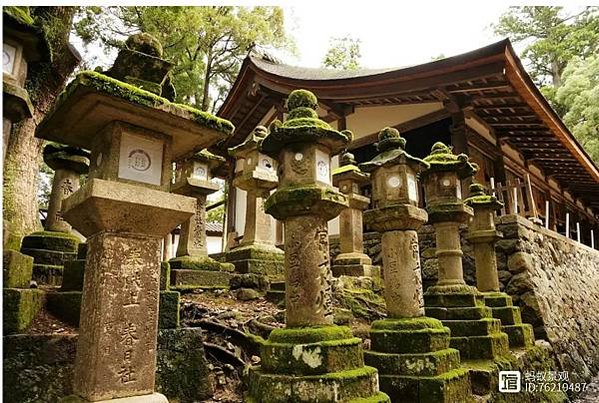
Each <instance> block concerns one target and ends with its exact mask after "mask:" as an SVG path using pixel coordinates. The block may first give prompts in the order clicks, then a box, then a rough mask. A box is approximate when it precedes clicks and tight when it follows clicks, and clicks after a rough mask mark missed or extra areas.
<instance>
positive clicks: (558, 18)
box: [492, 6, 599, 87]
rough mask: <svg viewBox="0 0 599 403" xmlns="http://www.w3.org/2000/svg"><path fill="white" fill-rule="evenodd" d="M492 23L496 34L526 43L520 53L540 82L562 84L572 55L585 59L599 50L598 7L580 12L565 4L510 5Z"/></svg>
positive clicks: (541, 83)
mask: <svg viewBox="0 0 599 403" xmlns="http://www.w3.org/2000/svg"><path fill="white" fill-rule="evenodd" d="M492 27H493V29H494V31H495V34H497V35H504V36H509V37H510V39H511V40H512V41H514V42H523V43H525V44H526V48H525V49H524V51H523V53H522V55H521V56H522V57H523V59H525V60H526V61H527V62H528V63H529V66H528V71H529V72H530V74H531V76H532V78H533V79H534V80H535V82H536V83H537V85H539V86H542V85H546V84H553V86H555V87H559V86H560V84H561V75H562V72H563V71H564V68H565V67H566V65H567V64H568V62H569V61H570V60H572V58H573V57H575V56H578V57H581V58H583V59H584V58H587V57H588V56H591V55H593V54H596V53H598V52H599V14H598V8H597V7H584V8H583V9H582V10H580V11H579V12H577V13H571V12H566V11H565V10H564V9H563V7H534V6H517V7H510V8H509V10H508V11H507V12H506V13H504V14H503V15H502V16H501V18H500V19H499V23H497V24H494V25H493V26H492Z"/></svg>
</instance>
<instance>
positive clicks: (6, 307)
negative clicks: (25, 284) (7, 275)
mask: <svg viewBox="0 0 599 403" xmlns="http://www.w3.org/2000/svg"><path fill="white" fill-rule="evenodd" d="M44 301H45V293H44V292H43V291H42V290H38V289H19V288H4V289H3V290H2V304H3V306H2V329H3V332H4V334H11V333H17V332H20V331H22V330H25V329H26V328H27V327H28V326H29V325H30V324H31V322H32V321H33V319H35V317H36V316H37V314H38V313H39V312H40V310H41V309H42V307H43V306H44Z"/></svg>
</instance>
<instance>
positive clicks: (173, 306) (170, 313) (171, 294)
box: [158, 291, 181, 329]
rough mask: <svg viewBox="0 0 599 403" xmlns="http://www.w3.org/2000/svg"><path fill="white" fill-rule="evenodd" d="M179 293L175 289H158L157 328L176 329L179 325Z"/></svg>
mask: <svg viewBox="0 0 599 403" xmlns="http://www.w3.org/2000/svg"><path fill="white" fill-rule="evenodd" d="M180 299H181V294H179V293H178V292H177V291H160V302H159V304H160V305H159V307H158V328H159V329H176V328H178V327H179V304H180Z"/></svg>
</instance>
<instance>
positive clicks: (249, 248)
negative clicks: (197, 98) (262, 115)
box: [225, 126, 284, 280]
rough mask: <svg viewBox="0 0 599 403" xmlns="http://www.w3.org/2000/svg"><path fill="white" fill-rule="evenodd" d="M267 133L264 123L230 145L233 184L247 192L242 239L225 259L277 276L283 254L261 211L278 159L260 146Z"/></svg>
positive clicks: (245, 270)
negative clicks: (239, 140) (236, 142)
mask: <svg viewBox="0 0 599 403" xmlns="http://www.w3.org/2000/svg"><path fill="white" fill-rule="evenodd" d="M267 134H268V131H267V130H266V128H265V127H264V126H258V127H256V129H255V130H254V131H253V132H252V133H250V135H249V136H248V137H247V139H245V141H244V142H243V143H241V144H240V145H238V146H237V147H233V148H230V149H229V154H230V155H231V156H233V157H234V158H235V178H234V179H233V185H234V186H236V187H238V188H240V189H242V190H245V191H246V192H247V198H246V201H247V202H246V206H247V207H246V211H245V229H244V232H243V239H242V240H241V243H240V245H239V246H238V247H236V248H233V249H231V250H230V251H229V252H227V254H226V255H225V259H226V260H227V262H230V263H233V264H234V265H235V268H236V270H237V272H239V273H243V274H246V273H249V274H257V275H259V276H267V277H268V278H269V279H271V280H278V279H282V277H283V275H284V254H283V251H282V250H281V249H279V248H277V247H276V246H275V237H274V223H275V221H274V219H273V218H272V217H271V216H269V215H268V214H266V212H265V211H264V202H265V201H266V199H267V198H268V197H269V195H270V191H271V190H272V189H274V188H275V187H277V183H278V181H279V178H278V176H277V163H276V161H275V160H274V159H273V158H272V157H270V156H268V155H266V154H263V153H261V152H260V149H259V147H260V145H261V144H262V141H264V138H265V137H266V136H267Z"/></svg>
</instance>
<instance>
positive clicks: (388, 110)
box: [346, 102, 443, 138]
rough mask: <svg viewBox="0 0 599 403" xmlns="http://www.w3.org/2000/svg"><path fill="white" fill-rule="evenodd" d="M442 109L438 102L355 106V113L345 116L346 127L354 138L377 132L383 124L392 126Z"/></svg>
mask: <svg viewBox="0 0 599 403" xmlns="http://www.w3.org/2000/svg"><path fill="white" fill-rule="evenodd" d="M440 109H443V104H441V103H440V102H432V103H426V104H414V105H390V106H373V107H357V108H356V110H355V113H352V114H351V115H349V116H347V118H346V122H347V128H348V129H349V130H351V131H352V132H353V133H354V137H355V138H360V137H363V136H367V135H369V134H372V133H377V132H378V131H379V130H381V129H382V128H383V127H385V126H394V125H397V124H399V123H403V122H407V121H408V120H412V119H415V118H417V117H420V116H424V115H427V114H429V113H431V112H434V111H437V110H440Z"/></svg>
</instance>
